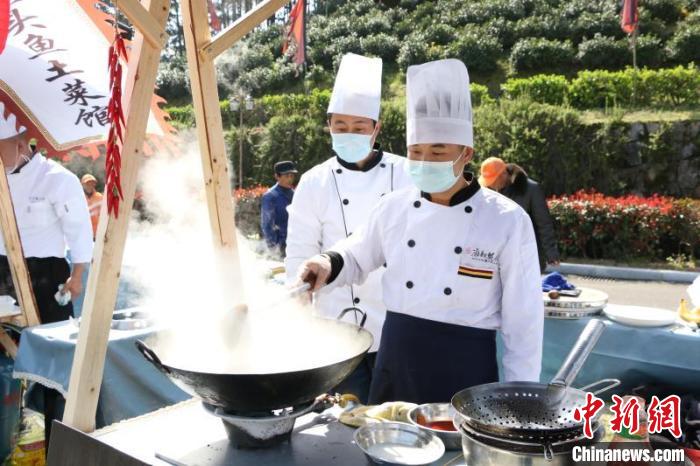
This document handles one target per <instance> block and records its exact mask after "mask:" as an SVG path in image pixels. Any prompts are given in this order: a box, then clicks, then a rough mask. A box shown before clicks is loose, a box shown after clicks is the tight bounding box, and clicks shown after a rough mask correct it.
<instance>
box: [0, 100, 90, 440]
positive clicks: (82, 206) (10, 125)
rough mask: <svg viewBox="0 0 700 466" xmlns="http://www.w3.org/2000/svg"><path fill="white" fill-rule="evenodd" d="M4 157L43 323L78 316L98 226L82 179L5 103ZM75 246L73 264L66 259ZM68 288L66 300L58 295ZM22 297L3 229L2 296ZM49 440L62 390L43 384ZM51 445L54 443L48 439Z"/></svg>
mask: <svg viewBox="0 0 700 466" xmlns="http://www.w3.org/2000/svg"><path fill="white" fill-rule="evenodd" d="M0 158H2V163H3V166H4V167H5V173H3V174H2V175H0V176H7V182H8V184H9V186H10V195H11V197H12V204H13V207H14V211H15V217H16V219H17V228H18V230H19V236H20V240H21V242H22V249H23V251H24V257H25V259H26V263H27V269H28V271H29V278H30V279H31V283H32V289H33V291H34V297H35V299H36V304H37V308H38V310H39V317H40V318H41V322H42V323H50V322H58V321H61V320H66V319H68V318H69V317H70V316H72V315H73V305H72V303H71V301H70V296H72V297H73V298H74V299H75V298H77V297H78V296H79V295H80V294H81V293H82V290H83V270H85V268H86V266H87V264H89V263H90V261H91V260H92V248H93V238H92V225H91V223H90V214H89V212H88V205H87V201H86V199H85V194H84V193H83V188H82V186H81V184H80V180H78V178H77V177H76V176H75V175H74V174H72V173H71V172H69V171H68V170H66V169H65V168H63V167H62V166H61V165H59V164H58V163H56V162H54V161H52V160H48V159H46V158H45V157H44V156H43V155H41V154H40V153H38V152H36V151H34V150H32V148H31V146H30V145H29V141H28V140H27V138H26V134H25V128H24V127H18V126H17V121H16V117H15V116H14V115H13V114H11V113H7V112H6V111H5V106H4V104H3V103H2V102H0ZM67 249H68V250H70V254H71V260H72V268H71V266H70V265H69V264H68V261H67V260H66V250H67ZM59 286H61V287H62V290H63V292H64V293H63V297H64V298H63V299H62V300H61V302H58V301H57V299H56V298H55V295H56V293H57V292H58V290H59ZM7 294H9V295H11V296H13V297H15V298H16V293H15V290H14V284H13V282H12V276H11V273H10V267H9V262H8V259H7V253H6V246H5V244H4V239H3V237H2V234H1V233H0V295H7ZM43 396H44V417H45V419H46V433H45V434H46V439H47V440H48V439H49V436H50V433H51V422H52V420H53V419H54V417H55V415H56V411H55V410H56V403H57V400H58V398H59V397H60V396H61V394H60V393H59V392H58V391H56V390H53V389H49V388H45V387H43ZM47 445H48V442H47Z"/></svg>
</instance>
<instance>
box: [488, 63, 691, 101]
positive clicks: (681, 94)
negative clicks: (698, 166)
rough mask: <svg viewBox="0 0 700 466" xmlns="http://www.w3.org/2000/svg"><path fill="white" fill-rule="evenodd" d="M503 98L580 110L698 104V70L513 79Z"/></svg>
mask: <svg viewBox="0 0 700 466" xmlns="http://www.w3.org/2000/svg"><path fill="white" fill-rule="evenodd" d="M501 90H502V91H503V94H504V97H506V98H509V99H517V98H521V97H528V98H531V99H532V100H534V101H536V102H539V103H546V104H551V105H562V104H567V105H571V106H573V107H576V108H580V109H589V108H605V107H613V106H619V107H644V106H677V105H700V70H699V69H698V68H697V67H695V66H693V65H690V66H688V67H687V68H684V67H682V66H679V67H677V68H667V69H660V70H646V69H643V70H638V71H635V70H634V69H632V68H628V69H626V70H623V71H606V70H597V71H581V72H579V73H578V74H577V76H576V77H575V78H573V79H572V80H567V79H566V78H565V77H563V76H559V75H536V76H532V77H530V78H513V79H509V80H508V81H506V83H504V84H503V85H502V86H501Z"/></svg>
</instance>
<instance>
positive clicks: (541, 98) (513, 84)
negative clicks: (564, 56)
mask: <svg viewBox="0 0 700 466" xmlns="http://www.w3.org/2000/svg"><path fill="white" fill-rule="evenodd" d="M501 90H502V91H503V94H504V96H505V97H506V98H508V99H517V98H520V97H528V98H530V99H532V100H533V101H535V102H540V103H546V104H551V105H563V104H565V103H566V102H567V100H568V95H569V82H568V81H567V79H566V78H565V77H564V76H560V75H555V74H539V75H536V76H533V77H531V78H524V79H518V78H514V79H509V80H508V81H506V83H505V84H503V85H501Z"/></svg>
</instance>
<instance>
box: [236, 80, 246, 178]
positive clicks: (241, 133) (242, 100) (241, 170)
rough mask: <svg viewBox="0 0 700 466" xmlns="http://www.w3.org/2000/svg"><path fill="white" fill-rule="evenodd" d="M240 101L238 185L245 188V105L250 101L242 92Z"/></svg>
mask: <svg viewBox="0 0 700 466" xmlns="http://www.w3.org/2000/svg"><path fill="white" fill-rule="evenodd" d="M244 101H245V102H244ZM239 102H240V105H239V107H238V187H239V188H241V189H243V137H244V136H245V132H244V131H243V109H244V108H245V107H244V106H245V105H248V101H246V100H245V97H244V96H243V93H241V96H240V100H239Z"/></svg>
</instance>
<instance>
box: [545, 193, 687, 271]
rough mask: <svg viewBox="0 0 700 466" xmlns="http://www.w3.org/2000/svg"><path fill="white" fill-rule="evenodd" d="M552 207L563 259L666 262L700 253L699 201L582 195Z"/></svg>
mask: <svg viewBox="0 0 700 466" xmlns="http://www.w3.org/2000/svg"><path fill="white" fill-rule="evenodd" d="M549 209H550V211H551V213H552V216H553V217H554V221H555V228H556V230H557V237H558V238H559V248H560V251H561V253H562V254H563V255H564V256H571V257H586V258H595V259H617V260H621V259H629V258H646V259H657V260H665V259H666V258H667V257H669V256H671V255H675V254H687V255H690V256H695V257H697V256H698V255H699V254H700V202H699V201H694V200H691V199H674V198H671V197H664V196H658V195H654V196H651V197H640V196H635V195H629V196H624V197H610V196H605V195H603V194H600V193H596V192H586V191H579V192H577V193H576V194H573V195H569V196H561V197H553V198H551V199H550V200H549Z"/></svg>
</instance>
